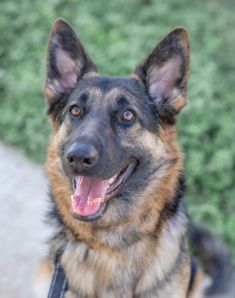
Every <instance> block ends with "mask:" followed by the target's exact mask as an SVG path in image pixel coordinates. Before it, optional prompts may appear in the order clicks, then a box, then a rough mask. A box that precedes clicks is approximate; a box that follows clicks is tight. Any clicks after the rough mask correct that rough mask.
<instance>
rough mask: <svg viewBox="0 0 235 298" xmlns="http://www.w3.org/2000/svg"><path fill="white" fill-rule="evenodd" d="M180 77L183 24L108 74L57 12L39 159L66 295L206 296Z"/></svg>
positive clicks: (183, 73) (185, 65) (185, 64)
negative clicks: (192, 246) (186, 195)
mask: <svg viewBox="0 0 235 298" xmlns="http://www.w3.org/2000/svg"><path fill="white" fill-rule="evenodd" d="M188 77H189V40H188V34H187V32H186V30H185V29H184V28H176V29H175V30H173V31H172V32H170V33H169V34H168V35H167V36H166V37H165V38H163V39H162V40H161V41H160V43H159V44H158V45H157V46H156V47H155V48H154V49H153V51H152V52H151V54H150V55H149V56H148V57H147V58H146V59H145V60H143V61H142V62H141V63H140V64H139V66H138V67H137V68H136V69H135V70H134V72H133V74H132V75H131V76H130V77H110V76H103V75H99V74H98V72H97V68H96V65H95V64H94V62H93V61H92V60H91V58H90V57H89V55H88V54H87V52H86V51H85V49H84V47H83V45H82V44H81V41H80V40H79V38H78V37H77V36H76V34H75V32H74V30H73V29H72V28H71V26H70V25H69V24H68V23H67V22H65V21H64V20H62V19H58V20H57V21H56V22H55V24H54V26H53V28H52V32H51V35H50V39H49V46H48V55H47V79H46V85H45V94H46V97H47V101H48V114H49V117H50V119H51V122H52V125H53V131H54V132H53V136H52V138H51V141H50V145H49V149H48V156H47V163H46V169H47V173H48V177H49V180H50V187H51V198H52V209H51V213H50V218H51V219H52V220H53V225H55V226H56V232H55V234H54V237H53V239H52V240H51V258H52V260H53V259H55V256H56V255H57V254H58V253H59V254H60V263H61V266H62V267H63V270H64V272H65V275H66V277H67V279H68V285H69V286H68V290H67V291H66V293H65V297H66V298H76V297H82V298H85V297H88V298H93V297H94V298H95V297H99V298H111V297H115V298H131V297H135V298H137V297H138V298H143V297H144V298H147V297H148V298H151V297H161V298H169V297H170V298H184V297H206V296H200V295H201V294H199V292H200V291H199V290H198V289H199V288H200V287H199V286H195V284H197V282H195V281H196V280H199V278H198V274H197V275H196V278H194V281H193V283H192V282H191V283H190V272H191V261H190V257H189V251H188V244H187V230H188V229H187V228H188V218H187V215H186V212H185V209H184V204H183V201H182V196H183V192H184V168H183V161H182V154H181V151H180V148H179V145H178V144H177V133H176V126H175V122H176V117H177V115H178V113H179V112H180V111H181V109H182V108H183V107H184V106H185V105H186V102H187V81H188ZM190 284H191V286H190ZM198 284H199V282H198ZM195 287H196V288H195ZM221 297H225V296H221ZM229 297H232V296H229Z"/></svg>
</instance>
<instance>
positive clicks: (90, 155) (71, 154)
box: [67, 142, 98, 171]
mask: <svg viewBox="0 0 235 298" xmlns="http://www.w3.org/2000/svg"><path fill="white" fill-rule="evenodd" d="M67 160H68V164H69V165H70V167H72V168H73V169H76V170H81V171H82V170H86V169H88V168H91V167H92V166H94V165H95V164H96V163H97V160H98V152H97V150H96V149H95V147H94V146H93V145H91V144H86V143H78V142H76V143H74V144H72V145H71V146H70V148H69V150H68V152H67Z"/></svg>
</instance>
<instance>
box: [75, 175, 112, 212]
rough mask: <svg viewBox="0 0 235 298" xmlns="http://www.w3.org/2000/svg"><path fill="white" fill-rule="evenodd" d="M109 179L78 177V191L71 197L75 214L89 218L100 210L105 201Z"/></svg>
mask: <svg viewBox="0 0 235 298" xmlns="http://www.w3.org/2000/svg"><path fill="white" fill-rule="evenodd" d="M108 185H109V179H107V180H97V179H91V178H88V177H76V189H75V192H74V194H73V195H72V196H71V199H72V208H73V212H74V213H75V214H77V215H81V216H88V215H92V214H94V213H96V212H97V211H98V210H99V207H100V205H101V203H103V202H104V201H105V194H106V191H107V188H108Z"/></svg>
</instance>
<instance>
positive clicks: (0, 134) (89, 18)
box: [0, 0, 235, 255]
mask: <svg viewBox="0 0 235 298" xmlns="http://www.w3.org/2000/svg"><path fill="white" fill-rule="evenodd" d="M0 11H1V18H0V44H1V47H0V96H1V97H0V111H1V114H0V138H2V139H4V140H5V141H7V142H9V143H11V144H14V145H17V146H19V147H20V148H22V149H23V150H24V151H25V152H26V154H27V155H28V156H30V157H31V158H33V159H35V160H39V161H43V159H44V156H45V148H46V144H47V140H48V135H49V125H48V123H47V121H46V116H45V108H44V100H43V93H42V90H43V84H44V79H45V66H44V64H45V54H46V46H47V39H48V34H49V31H50V28H51V25H52V23H53V21H54V20H55V18H56V17H58V16H61V17H64V18H66V19H68V20H69V21H70V22H71V23H72V24H73V26H74V27H75V29H76V31H77V32H78V34H79V36H80V37H81V39H82V41H83V42H84V43H85V45H86V48H87V49H88V52H89V53H90V55H91V56H92V57H93V60H95V61H96V62H97V64H98V66H99V68H100V72H101V73H108V74H111V75H112V74H115V75H126V74H129V73H131V71H132V69H133V68H134V66H135V65H136V64H137V63H138V62H139V61H140V60H141V59H142V58H144V57H145V55H146V54H147V53H148V51H149V50H150V49H151V48H152V47H153V46H154V45H155V43H156V42H157V41H159V39H160V38H161V37H162V36H163V35H165V34H166V33H167V32H168V31H170V30H171V29H172V28H173V27H175V26H179V25H183V26H185V27H186V28H187V29H188V31H189V34H190V39H191V80H190V85H189V105H188V107H187V108H186V109H185V111H184V113H182V115H181V117H180V119H179V123H178V126H179V131H180V142H181V144H182V146H183V150H184V152H185V162H186V176H187V184H188V192H187V195H186V199H187V201H188V209H189V213H190V215H192V217H193V218H194V220H196V221H198V222H200V223H203V224H206V225H207V226H208V227H209V228H210V229H211V230H213V231H215V232H216V233H217V234H219V235H222V236H223V237H224V238H225V239H226V241H227V242H228V243H229V244H230V246H231V248H232V249H233V252H234V255H235V250H234V246H235V233H234V231H235V220H234V213H235V186H234V182H235V83H234V77H235V59H234V43H235V29H234V28H235V18H234V5H233V1H231V2H229V0H228V1H220V0H207V1H206V0H198V1H188V0H171V1H170V0H169V1H166V0H158V1H154V0H152V1H151V0H129V1H125V0H110V1H106V0H96V1H88V0H81V1H78V0H76V1H75V0H67V1H65V0H51V1H47V2H46V1H33V0H21V1H9V0H1V3H0Z"/></svg>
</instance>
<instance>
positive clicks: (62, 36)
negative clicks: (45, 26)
mask: <svg viewBox="0 0 235 298" xmlns="http://www.w3.org/2000/svg"><path fill="white" fill-rule="evenodd" d="M88 72H96V66H95V64H94V63H93V62H92V61H91V59H90V58H89V56H88V54H87V53H86V52H85V49H84V48H83V46H82V44H81V42H80V40H79V38H78V37H77V36H76V33H75V32H74V30H73V28H72V27H71V26H70V25H69V24H68V23H67V22H65V21H64V20H63V19H57V20H56V22H55V23H54V25H53V27H52V31H51V34H50V38H49V44H48V53H47V79H46V86H45V94H46V96H47V97H48V99H57V98H60V97H61V95H62V94H65V93H67V92H68V91H69V90H71V89H72V88H74V87H75V85H76V83H77V81H78V79H79V78H81V77H82V76H83V75H84V74H87V73H88Z"/></svg>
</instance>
